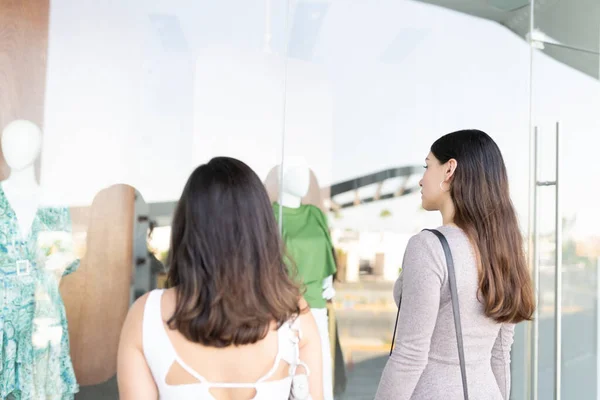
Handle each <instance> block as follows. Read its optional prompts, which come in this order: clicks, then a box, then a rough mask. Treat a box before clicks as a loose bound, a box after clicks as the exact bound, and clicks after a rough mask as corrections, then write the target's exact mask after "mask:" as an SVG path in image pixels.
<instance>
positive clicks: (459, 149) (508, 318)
mask: <svg viewBox="0 0 600 400" xmlns="http://www.w3.org/2000/svg"><path fill="white" fill-rule="evenodd" d="M431 153H432V154H433V155H434V156H435V157H436V158H437V159H438V160H439V161H440V162H441V163H442V164H445V163H447V162H448V161H449V160H451V159H455V160H456V161H457V167H456V170H455V172H454V175H453V177H452V180H451V182H450V195H451V197H452V201H453V203H454V207H455V215H454V223H455V224H456V225H457V226H458V227H459V228H461V229H462V230H463V231H465V233H466V234H467V236H468V237H469V239H470V240H471V242H472V243H473V245H474V247H475V250H476V253H477V259H478V268H479V293H478V294H479V297H480V300H481V301H482V303H483V305H484V307H485V314H486V315H487V316H488V317H490V318H492V319H494V320H496V321H497V322H510V323H518V322H521V321H524V320H531V318H532V315H533V312H534V309H535V299H534V294H533V288H532V285H531V276H530V273H529V269H528V266H527V261H526V257H525V252H524V248H523V237H522V235H521V232H520V230H519V224H518V221H517V215H516V212H515V209H514V206H513V204H512V201H511V199H510V194H509V187H508V176H507V173H506V166H505V165H504V160H503V158H502V153H501V152H500V149H499V148H498V146H497V145H496V143H495V142H494V140H493V139H492V138H491V137H490V136H489V135H487V134H486V133H484V132H482V131H478V130H463V131H458V132H453V133H450V134H447V135H445V136H442V137H441V138H440V139H438V140H437V141H436V142H435V143H434V144H433V145H432V146H431Z"/></svg>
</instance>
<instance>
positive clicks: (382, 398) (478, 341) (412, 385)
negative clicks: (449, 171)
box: [375, 226, 514, 400]
mask: <svg viewBox="0 0 600 400" xmlns="http://www.w3.org/2000/svg"><path fill="white" fill-rule="evenodd" d="M438 229H439V231H440V232H442V233H443V234H444V235H445V236H446V238H447V240H448V243H449V245H450V249H451V251H452V254H453V259H454V266H455V270H456V280H457V288H458V298H459V303H460V314H461V323H462V331H463V341H464V351H465V359H466V365H467V381H468V388H469V397H470V398H471V399H477V400H479V399H491V400H492V399H493V400H501V399H502V400H506V399H508V398H509V396H510V349H511V346H512V343H513V335H514V324H500V323H497V322H495V321H494V320H492V319H490V318H488V317H487V316H486V315H485V313H484V308H483V305H482V304H481V302H480V301H479V300H478V298H477V292H478V272H477V264H476V258H475V255H474V252H473V248H472V246H471V244H470V241H469V239H468V238H467V236H466V235H465V233H464V232H463V231H462V230H461V229H459V228H457V227H455V226H443V227H441V228H438ZM394 292H395V295H396V296H395V297H399V296H402V305H401V308H400V317H399V322H398V334H397V337H396V346H395V349H394V351H393V354H392V356H391V357H390V358H389V360H388V362H387V365H386V367H385V369H384V371H383V375H382V377H381V381H380V383H379V388H378V390H377V395H376V397H375V398H376V400H403V399H406V400H408V399H412V400H421V399H423V400H424V399H438V398H439V399H441V398H444V399H457V400H458V399H462V398H463V392H462V381H461V375H460V366H459V360H458V349H457V344H456V333H455V328H454V317H453V314H452V301H451V297H450V288H449V286H448V270H447V266H446V259H445V255H444V251H443V249H442V246H441V243H440V241H439V239H438V238H437V237H436V236H435V235H434V234H433V233H431V232H426V231H424V232H421V233H419V234H418V235H416V236H414V237H412V238H411V239H410V241H409V243H408V245H407V248H406V252H405V255H404V262H403V267H402V274H401V276H400V278H399V279H398V282H397V283H396V285H395V289H394Z"/></svg>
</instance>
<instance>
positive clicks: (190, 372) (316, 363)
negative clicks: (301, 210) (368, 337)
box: [117, 157, 323, 400]
mask: <svg viewBox="0 0 600 400" xmlns="http://www.w3.org/2000/svg"><path fill="white" fill-rule="evenodd" d="M282 253H283V252H282V245H281V240H280V236H279V231H278V227H277V224H276V222H275V218H274V216H273V212H272V209H271V203H270V201H269V198H268V196H267V193H266V190H265V188H264V186H263V184H262V182H261V181H260V179H259V178H258V176H257V175H256V174H255V173H254V172H253V171H252V170H251V169H250V168H249V167H248V166H247V165H246V164H244V163H242V162H241V161H238V160H235V159H232V158H225V157H219V158H215V159H213V160H211V161H210V162H209V163H208V164H205V165H202V166H200V167H198V168H197V169H196V170H195V171H194V172H193V173H192V175H191V176H190V178H189V180H188V182H187V184H186V186H185V189H184V190H183V194H182V196H181V199H180V200H179V204H178V206H177V209H176V211H175V215H174V219H173V224H172V233H171V251H170V254H169V262H168V265H169V277H168V278H169V287H170V288H169V289H167V290H164V291H159V290H155V291H152V292H150V293H149V294H147V295H145V296H143V297H141V298H140V299H138V300H137V301H136V302H135V304H134V305H133V306H132V308H131V310H130V311H129V315H128V316H127V320H126V322H125V325H124V327H123V331H122V334H121V342H120V345H119V357H118V358H119V361H118V372H117V376H118V383H119V395H120V398H121V400H132V399H143V400H148V399H165V400H186V399H194V400H250V399H254V400H279V399H281V400H284V399H288V398H291V399H298V400H300V399H312V400H319V399H322V398H323V397H322V378H321V377H322V373H321V349H320V339H319V334H318V331H317V327H316V324H315V321H314V319H313V317H312V315H311V313H310V312H307V311H308V310H307V305H306V303H305V302H304V301H303V300H302V299H301V293H300V289H299V287H298V285H296V284H295V283H294V282H293V281H292V280H291V279H290V278H289V274H288V270H287V267H286V264H285V263H284V260H283V254H282ZM299 299H300V300H299Z"/></svg>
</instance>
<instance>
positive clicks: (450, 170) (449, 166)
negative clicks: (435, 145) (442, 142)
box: [446, 158, 458, 181]
mask: <svg viewBox="0 0 600 400" xmlns="http://www.w3.org/2000/svg"><path fill="white" fill-rule="evenodd" d="M456 167H458V162H457V161H456V160H455V159H454V158H451V159H450V160H448V162H447V163H446V181H450V180H451V179H452V178H453V177H454V172H455V171H456Z"/></svg>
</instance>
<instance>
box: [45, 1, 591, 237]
mask: <svg viewBox="0 0 600 400" xmlns="http://www.w3.org/2000/svg"><path fill="white" fill-rule="evenodd" d="M265 4H266V3H265V1H264V0H260V1H259V0H257V1H219V2H208V1H193V2H192V1H190V0H185V1H184V0H177V1H166V0H162V1H151V2H142V1H141V0H128V1H123V2H110V3H104V2H79V3H73V2H66V1H64V0H58V1H54V2H53V3H52V13H51V30H50V52H49V67H48V84H47V101H46V126H45V138H46V142H45V149H44V154H43V161H42V162H43V184H44V185H45V186H46V187H47V188H48V191H49V197H50V198H51V199H52V200H53V201H59V200H60V201H62V202H68V203H75V204H77V203H83V204H86V203H89V202H91V199H92V198H93V196H94V195H95V194H96V193H97V192H98V191H99V190H100V189H101V188H102V187H105V186H107V185H109V184H113V183H117V182H125V183H130V184H132V185H134V186H136V188H137V189H138V190H139V191H140V192H141V193H142V194H143V196H144V198H145V199H146V200H147V201H164V200H175V199H177V197H178V196H179V194H180V191H181V188H182V185H183V183H184V181H185V179H186V178H187V176H188V174H189V172H190V171H191V169H192V168H193V167H194V166H195V165H196V164H198V163H200V162H203V161H206V160H207V159H209V158H210V157H211V156H214V155H232V156H236V157H239V158H241V159H242V160H244V161H246V162H248V163H249V164H250V166H252V167H253V168H255V169H256V170H257V172H258V173H259V174H260V175H261V176H262V177H265V176H266V174H267V173H268V171H269V170H270V168H271V167H272V166H274V165H276V164H277V163H278V162H280V158H281V154H280V148H281V145H282V142H281V132H282V129H283V128H282V127H283V124H284V123H285V129H286V132H287V133H288V134H287V136H286V138H285V152H286V154H287V155H304V156H305V157H306V158H307V159H308V161H309V162H310V164H311V166H312V168H313V169H314V170H315V172H316V173H317V175H318V177H319V180H320V183H321V184H327V183H332V182H338V181H340V180H344V179H348V178H352V177H356V176H359V175H364V174H367V173H370V172H375V171H378V170H382V169H386V168H389V167H396V166H401V165H407V164H417V165H418V164H421V163H422V160H423V159H424V157H425V155H426V154H427V150H428V147H429V145H430V144H431V142H432V141H433V140H434V139H435V138H437V137H438V136H440V135H441V134H443V133H446V132H449V131H452V130H455V129H460V128H470V127H477V128H480V129H484V130H486V131H488V132H489V133H490V134H491V135H492V136H493V137H494V138H495V139H496V140H497V142H498V143H499V145H500V147H501V149H502V150H503V151H504V154H505V158H506V162H507V165H508V169H509V175H510V178H511V182H512V183H511V184H512V192H513V196H514V201H515V203H516V205H517V208H518V210H519V213H520V214H521V215H523V216H525V215H526V214H525V213H526V212H527V190H528V154H529V149H528V121H529V119H528V111H529V108H528V88H529V81H528V71H529V49H528V46H527V45H526V43H525V42H524V41H523V40H522V39H520V38H518V37H516V36H515V35H514V34H512V33H511V32H509V31H508V30H506V29H505V28H503V27H501V26H500V25H498V24H495V23H492V22H489V21H485V20H480V19H477V18H473V17H469V16H466V15H462V14H459V13H455V12H452V11H449V10H445V9H442V8H437V7H432V6H428V5H424V4H420V3H416V2H411V1H398V0H386V1H379V2H331V3H329V2H323V1H305V2H298V3H297V4H296V6H295V8H294V9H293V10H291V13H290V16H289V21H291V23H292V25H291V27H290V31H291V35H292V38H291V41H290V43H289V52H290V58H289V59H288V60H287V64H286V63H285V62H284V61H285V60H284V58H283V57H282V54H283V51H284V48H285V40H284V38H285V35H284V32H285V27H286V25H285V15H286V14H285V13H286V9H285V4H286V2H283V1H274V0H273V1H271V2H270V4H271V6H270V7H269V10H268V11H269V12H268V13H267V12H266V9H265ZM267 14H269V15H270V23H269V24H266V23H265V22H266V15H267ZM267 27H268V28H267ZM268 32H270V33H271V35H272V39H271V42H270V48H271V53H265V52H264V51H263V49H264V48H265V34H266V33H268ZM74 33H77V34H74ZM534 61H535V81H534V87H535V93H534V94H535V100H536V108H535V111H536V115H537V120H538V122H539V123H540V126H541V128H542V134H543V135H544V136H545V138H546V139H545V142H549V141H550V140H551V134H552V129H553V124H554V121H555V120H557V119H560V120H562V121H563V124H564V133H565V138H566V139H565V143H564V167H563V174H564V176H563V178H564V181H565V186H564V196H565V197H564V207H565V214H572V213H573V212H574V211H575V210H576V209H578V208H579V205H578V204H581V207H582V208H585V209H587V210H591V211H587V214H586V215H587V216H586V218H585V219H586V220H588V221H589V220H594V221H597V222H599V223H600V221H598V219H599V215H598V211H597V207H595V203H594V202H595V199H597V198H598V196H599V195H600V193H598V189H597V185H596V184H595V182H596V180H597V176H598V175H600V166H598V165H596V164H594V163H591V162H588V163H585V162H584V163H582V160H590V161H591V160H592V159H593V157H594V156H595V153H593V152H594V151H595V149H597V148H598V147H599V146H598V145H599V144H600V143H599V142H600V139H598V135H597V134H596V133H597V132H599V131H600V126H599V122H598V118H597V110H598V105H600V88H599V87H598V83H597V82H593V81H592V80H591V79H590V78H588V77H586V76H584V75H582V74H580V73H578V72H576V71H574V70H572V69H570V68H568V67H566V66H564V65H561V64H559V63H557V62H555V61H554V60H551V59H550V58H548V57H546V56H544V55H537V56H536V58H535V60H534ZM285 68H287V70H286V69H285ZM285 71H287V81H286V85H287V93H286V102H287V104H286V108H285V111H286V112H285V120H284V114H283V104H282V101H283V98H284V96H283V92H282V90H283V85H284V77H286V74H285ZM567 138H568V139H567ZM543 149H544V150H543V152H542V153H543V155H542V157H541V158H542V159H541V163H542V175H549V174H551V171H552V170H553V157H552V148H551V146H550V147H547V146H546V147H543ZM548 171H550V173H548ZM402 201H404V200H402ZM406 201H408V200H406ZM411 201H412V202H413V203H414V204H415V205H417V206H418V198H417V199H416V200H415V199H413V200H411ZM551 201H552V197H551V196H545V197H544V198H543V199H542V207H543V209H542V215H543V216H544V218H542V220H543V221H542V222H543V228H544V229H551V224H550V222H551V217H550V216H551V215H552V208H551V207H550V206H551V204H550V203H551ZM387 203H390V204H387V205H386V206H385V207H386V208H398V207H399V204H401V202H399V201H396V202H395V203H394V202H387ZM391 203H394V204H395V205H394V204H391ZM411 204H412V203H411ZM397 206H398V207H397ZM369 207H375V208H377V207H380V208H383V204H382V205H380V206H377V205H373V206H369ZM410 209H412V206H411V207H410ZM360 210H361V209H357V210H354V211H352V212H348V213H347V214H348V217H347V218H348V219H350V216H349V214H352V213H354V214H356V213H358V214H361V212H360ZM363 210H367V208H364V209H363ZM367 213H368V212H367V211H364V214H365V215H366V214H367ZM396 215H400V212H399V211H398V213H396ZM356 218H357V221H358V220H361V218H360V217H356ZM362 220H363V221H364V220H365V219H364V218H363V219H362ZM546 221H549V223H548V224H546ZM356 223H357V224H358V223H359V222H356ZM396 223H399V220H396V219H395V218H391V219H388V220H387V222H386V224H388V225H389V226H393V225H394V224H396ZM586 229H587V230H589V228H586Z"/></svg>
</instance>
